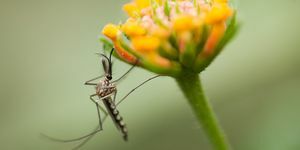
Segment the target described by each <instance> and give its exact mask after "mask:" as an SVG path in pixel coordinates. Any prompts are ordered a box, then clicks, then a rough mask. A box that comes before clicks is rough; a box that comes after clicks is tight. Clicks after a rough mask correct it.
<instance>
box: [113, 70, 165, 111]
mask: <svg viewBox="0 0 300 150" xmlns="http://www.w3.org/2000/svg"><path fill="white" fill-rule="evenodd" d="M157 77H160V75H156V76H154V77H151V78H149V79H147V80H146V81H144V82H142V83H141V84H139V85H138V86H136V87H135V88H133V89H132V90H131V91H129V92H128V93H127V94H126V95H125V96H124V97H123V98H122V99H121V100H120V101H119V102H118V103H117V104H116V106H118V105H119V104H120V103H121V102H122V101H123V100H125V98H127V97H128V96H129V95H130V94H131V93H132V92H133V91H135V90H136V89H138V88H139V87H141V86H142V85H144V84H145V83H147V82H149V81H151V80H153V79H155V78H157Z"/></svg>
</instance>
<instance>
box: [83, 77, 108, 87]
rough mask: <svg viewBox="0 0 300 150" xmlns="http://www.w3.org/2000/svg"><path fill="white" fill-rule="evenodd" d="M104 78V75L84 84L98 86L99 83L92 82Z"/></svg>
mask: <svg viewBox="0 0 300 150" xmlns="http://www.w3.org/2000/svg"><path fill="white" fill-rule="evenodd" d="M103 76H104V75H101V76H98V77H96V78H93V79H91V80H88V81H86V82H85V83H84V84H85V85H97V83H92V82H93V81H95V80H97V79H100V78H102V77H103Z"/></svg>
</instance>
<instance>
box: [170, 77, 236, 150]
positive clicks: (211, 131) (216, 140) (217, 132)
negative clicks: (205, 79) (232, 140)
mask: <svg viewBox="0 0 300 150" xmlns="http://www.w3.org/2000/svg"><path fill="white" fill-rule="evenodd" d="M176 81H177V83H178V85H179V87H180V88H181V90H182V91H183V93H184V95H185V96H186V98H187V99H188V101H189V103H190V105H191V106H192V108H193V110H194V113H195V114H196V116H197V119H198V121H199V123H200V124H201V125H202V128H203V129H204V131H205V132H206V134H207V136H208V138H209V140H210V141H211V143H212V144H213V146H214V149H215V150H229V149H230V146H229V143H228V142H227V140H226V138H225V135H224V133H223V131H222V129H221V127H220V126H219V124H218V121H217V120H216V118H215V114H214V112H213V110H212V107H211V106H210V104H209V102H208V101H207V100H206V98H205V95H204V92H203V89H202V87H201V82H200V79H199V76H198V74H197V73H192V72H189V71H184V73H183V74H182V75H181V76H179V77H178V78H176Z"/></svg>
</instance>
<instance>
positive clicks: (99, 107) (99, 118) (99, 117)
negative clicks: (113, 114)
mask: <svg viewBox="0 0 300 150" xmlns="http://www.w3.org/2000/svg"><path fill="white" fill-rule="evenodd" d="M95 96H97V94H93V95H91V96H90V99H91V100H92V101H93V102H94V103H95V104H96V109H97V113H98V120H99V127H100V130H102V129H103V128H102V121H101V116H100V111H99V109H100V110H102V111H103V112H104V113H105V114H106V115H107V112H106V111H105V110H104V109H103V108H102V107H101V106H100V105H99V104H98V103H97V101H96V100H94V99H93V97H95Z"/></svg>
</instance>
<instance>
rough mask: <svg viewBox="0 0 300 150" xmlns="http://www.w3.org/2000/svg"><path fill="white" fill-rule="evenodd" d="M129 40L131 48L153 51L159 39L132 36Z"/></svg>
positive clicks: (140, 50) (147, 51)
mask: <svg viewBox="0 0 300 150" xmlns="http://www.w3.org/2000/svg"><path fill="white" fill-rule="evenodd" d="M131 42H132V46H133V48H134V49H135V50H136V51H139V52H142V53H149V52H155V50H157V48H158V47H159V45H160V41H159V39H158V38H156V37H151V36H139V37H134V38H132V40H131Z"/></svg>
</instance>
